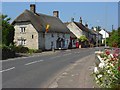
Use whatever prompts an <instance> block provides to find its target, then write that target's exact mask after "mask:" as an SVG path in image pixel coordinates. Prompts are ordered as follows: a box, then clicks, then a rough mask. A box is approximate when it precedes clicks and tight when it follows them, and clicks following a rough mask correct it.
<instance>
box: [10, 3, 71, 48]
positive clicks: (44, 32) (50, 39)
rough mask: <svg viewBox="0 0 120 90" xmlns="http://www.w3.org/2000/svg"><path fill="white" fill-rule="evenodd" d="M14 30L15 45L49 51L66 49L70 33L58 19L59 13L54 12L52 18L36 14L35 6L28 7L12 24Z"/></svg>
mask: <svg viewBox="0 0 120 90" xmlns="http://www.w3.org/2000/svg"><path fill="white" fill-rule="evenodd" d="M12 24H13V25H14V28H15V36H14V42H15V44H16V45H17V46H18V45H22V46H25V47H28V48H30V49H42V50H49V49H52V48H55V49H60V48H68V46H69V42H70V31H69V30H68V28H67V27H66V26H65V25H64V24H63V22H62V21H61V20H60V19H59V12H58V11H54V12H53V16H49V15H44V14H40V13H37V12H36V6H35V5H34V4H31V5H30V10H25V11H24V12H23V13H22V14H20V15H19V16H18V17H17V18H16V19H15V20H14V21H13V22H12Z"/></svg>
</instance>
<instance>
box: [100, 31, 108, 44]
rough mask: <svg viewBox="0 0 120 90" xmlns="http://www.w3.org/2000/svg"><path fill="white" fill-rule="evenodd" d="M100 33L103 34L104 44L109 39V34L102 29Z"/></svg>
mask: <svg viewBox="0 0 120 90" xmlns="http://www.w3.org/2000/svg"><path fill="white" fill-rule="evenodd" d="M99 33H100V34H102V44H104V41H105V38H109V32H108V31H106V30H105V29H101V30H100V31H99Z"/></svg>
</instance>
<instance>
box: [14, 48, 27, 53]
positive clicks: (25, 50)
mask: <svg viewBox="0 0 120 90" xmlns="http://www.w3.org/2000/svg"><path fill="white" fill-rule="evenodd" d="M14 50H15V52H16V53H28V52H29V48H28V47H23V46H17V47H14Z"/></svg>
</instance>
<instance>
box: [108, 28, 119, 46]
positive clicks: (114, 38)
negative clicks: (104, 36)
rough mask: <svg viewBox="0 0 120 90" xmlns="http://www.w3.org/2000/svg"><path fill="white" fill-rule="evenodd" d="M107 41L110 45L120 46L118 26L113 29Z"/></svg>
mask: <svg viewBox="0 0 120 90" xmlns="http://www.w3.org/2000/svg"><path fill="white" fill-rule="evenodd" d="M107 41H108V45H109V46H111V47H117V46H119V47H120V28H119V29H118V30H113V31H112V32H111V36H110V37H109V39H108V40H107Z"/></svg>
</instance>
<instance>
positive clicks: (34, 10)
mask: <svg viewBox="0 0 120 90" xmlns="http://www.w3.org/2000/svg"><path fill="white" fill-rule="evenodd" d="M30 11H31V12H33V13H35V12H36V6H35V4H30Z"/></svg>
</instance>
